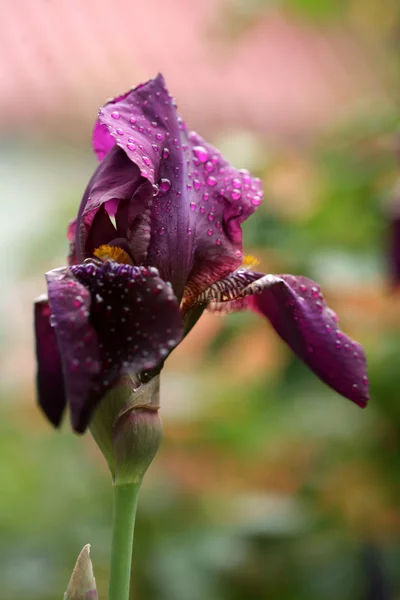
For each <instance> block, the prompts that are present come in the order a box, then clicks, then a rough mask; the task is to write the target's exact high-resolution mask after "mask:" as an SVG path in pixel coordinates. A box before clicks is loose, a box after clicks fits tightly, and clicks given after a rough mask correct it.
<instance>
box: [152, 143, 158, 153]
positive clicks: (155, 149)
mask: <svg viewBox="0 0 400 600" xmlns="http://www.w3.org/2000/svg"><path fill="white" fill-rule="evenodd" d="M151 147H152V148H153V150H154V152H158V146H157V144H152V145H151Z"/></svg>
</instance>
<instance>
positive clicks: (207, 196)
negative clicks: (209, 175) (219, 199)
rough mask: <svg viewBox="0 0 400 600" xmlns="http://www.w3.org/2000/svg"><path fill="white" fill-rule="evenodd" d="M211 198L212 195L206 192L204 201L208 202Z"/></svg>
mask: <svg viewBox="0 0 400 600" xmlns="http://www.w3.org/2000/svg"><path fill="white" fill-rule="evenodd" d="M209 197H210V194H209V193H208V192H204V194H203V200H206V201H207V200H208V199H209Z"/></svg>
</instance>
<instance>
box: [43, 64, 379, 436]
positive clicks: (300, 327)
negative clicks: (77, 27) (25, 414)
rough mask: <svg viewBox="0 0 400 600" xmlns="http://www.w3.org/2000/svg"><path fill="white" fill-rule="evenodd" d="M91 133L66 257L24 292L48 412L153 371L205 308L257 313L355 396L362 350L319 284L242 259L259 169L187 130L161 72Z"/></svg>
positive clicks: (88, 409) (86, 402)
mask: <svg viewBox="0 0 400 600" xmlns="http://www.w3.org/2000/svg"><path fill="white" fill-rule="evenodd" d="M93 146H94V149H95V151H96V153H97V156H98V158H99V160H100V164H99V166H98V168H97V169H96V171H95V173H94V174H93V176H92V178H91V180H90V181H89V184H88V186H87V188H86V191H85V194H84V196H83V199H82V202H81V205H80V208H79V212H78V216H77V219H76V220H75V221H74V222H73V223H72V224H71V226H70V229H69V238H70V242H71V246H70V257H69V263H70V265H69V266H68V267H63V268H61V269H56V270H54V271H50V272H49V273H47V275H46V278H47V286H48V299H47V298H45V297H41V298H39V299H38V300H37V301H36V304H35V317H36V318H35V322H36V345H37V357H38V390H39V402H40V404H41V406H42V408H43V409H44V411H45V413H46V414H47V416H48V417H49V419H50V420H51V421H52V422H53V423H54V424H55V425H58V424H59V423H60V420H61V417H62V414H63V411H64V408H65V405H66V404H67V403H68V405H69V407H70V411H71V418H72V425H73V427H74V429H75V430H76V431H79V432H82V431H84V430H85V428H86V427H87V425H88V423H89V421H90V418H91V415H92V413H93V410H94V409H95V407H96V406H97V405H98V403H99V402H100V400H101V399H102V397H103V396H104V394H105V392H106V391H107V390H109V389H110V388H111V387H112V386H113V385H114V384H115V383H116V382H117V381H118V380H119V378H120V377H121V376H122V375H124V374H132V373H134V374H135V375H136V377H137V378H138V379H139V380H142V381H146V380H149V379H150V378H151V377H152V376H154V375H155V374H157V373H159V371H160V369H161V368H162V365H163V362H164V360H165V358H166V357H167V355H168V354H169V353H170V352H171V350H172V349H173V348H174V347H175V346H176V345H177V344H178V343H179V342H180V341H181V339H182V338H183V337H184V336H185V335H186V334H187V333H188V331H189V330H190V329H191V327H192V326H193V325H194V324H195V323H196V321H197V320H198V318H199V317H200V315H201V313H202V312H203V310H205V309H208V310H211V311H214V312H216V311H218V312H231V311H235V310H243V309H247V308H248V309H251V310H254V311H256V312H258V313H260V314H262V315H263V316H265V317H267V318H268V319H269V321H270V322H271V324H272V326H273V327H274V328H275V330H276V331H277V333H278V334H279V335H280V336H281V338H282V339H283V340H284V341H285V342H286V343H287V344H288V345H289V346H290V348H291V349H292V350H293V351H294V352H295V353H296V354H297V356H298V357H299V358H301V359H302V360H303V361H304V362H305V363H306V364H307V365H308V366H309V367H310V369H312V370H313V371H314V373H316V375H318V376H319V377H320V378H321V379H322V380H323V381H324V382H325V383H327V384H328V385H330V386H331V387H332V388H333V389H335V390H336V391H337V392H339V393H340V394H342V395H343V396H346V397H347V398H350V399H351V400H353V401H354V402H356V403H357V404H358V405H359V406H363V407H364V406H365V405H366V404H367V401H368V379H367V376H366V362H365V355H364V351H363V349H362V347H361V346H360V345H359V344H358V343H357V342H354V341H352V340H351V339H350V338H349V337H347V336H346V335H345V334H344V333H342V332H341V331H340V330H339V328H338V322H337V317H336V315H335V313H334V312H333V311H332V310H330V309H329V308H328V307H327V306H326V304H325V302H324V299H323V296H322V294H321V291H320V288H319V286H318V285H317V284H316V283H314V282H313V281H311V280H310V279H306V278H305V277H294V276H292V275H264V274H262V273H257V272H255V271H253V270H252V269H251V264H246V260H245V261H244V266H243V252H242V231H241V223H242V222H243V221H244V220H245V219H247V218H248V217H249V216H250V215H251V214H252V213H253V212H254V211H255V210H256V208H257V207H258V206H259V204H260V203H261V200H262V189H261V182H260V180H259V179H256V178H254V177H252V176H251V175H250V173H249V172H248V171H246V170H236V169H235V168H233V167H232V166H231V165H230V164H229V163H228V162H227V161H226V160H225V159H224V158H223V157H222V156H221V154H220V153H219V152H218V150H216V149H215V148H214V147H213V146H211V145H210V144H208V143H207V142H205V141H204V140H203V139H202V138H201V137H200V136H199V135H197V133H194V132H191V131H188V130H187V128H186V125H185V123H184V121H183V120H182V119H181V118H180V117H179V116H178V115H177V112H176V106H175V104H174V101H173V99H172V97H171V96H170V95H169V93H168V90H167V88H166V86H165V82H164V80H163V78H162V76H161V75H159V76H158V77H156V78H155V79H153V80H151V81H149V82H148V83H146V84H144V85H140V86H138V87H137V88H135V89H133V90H131V91H129V92H128V93H126V94H125V95H123V96H120V97H118V98H116V99H114V100H111V101H110V102H108V103H107V104H106V105H105V106H104V107H103V108H102V109H101V110H100V111H99V115H98V119H97V122H96V125H95V128H94V134H93ZM248 262H249V261H247V263H248Z"/></svg>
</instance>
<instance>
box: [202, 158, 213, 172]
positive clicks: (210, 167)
mask: <svg viewBox="0 0 400 600" xmlns="http://www.w3.org/2000/svg"><path fill="white" fill-rule="evenodd" d="M204 168H205V170H206V171H208V172H209V173H211V171H213V170H214V165H213V163H212V162H211V161H208V162H206V164H205V165H204Z"/></svg>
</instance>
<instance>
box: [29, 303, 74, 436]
mask: <svg viewBox="0 0 400 600" xmlns="http://www.w3.org/2000/svg"><path fill="white" fill-rule="evenodd" d="M34 318H35V337H36V357H37V377H36V381H37V389H38V400H39V404H40V406H41V407H42V409H43V411H44V412H45V414H46V416H47V418H48V419H49V420H50V421H51V423H53V425H55V426H56V427H58V425H59V424H60V422H61V418H62V415H63V412H64V408H65V403H66V399H65V391H64V378H63V373H62V367H61V358H60V353H59V350H58V344H57V338H56V335H55V332H54V329H53V327H52V326H51V324H50V308H49V303H48V301H47V297H46V296H40V297H39V298H37V299H36V300H35V303H34Z"/></svg>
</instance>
